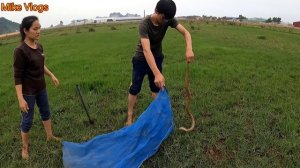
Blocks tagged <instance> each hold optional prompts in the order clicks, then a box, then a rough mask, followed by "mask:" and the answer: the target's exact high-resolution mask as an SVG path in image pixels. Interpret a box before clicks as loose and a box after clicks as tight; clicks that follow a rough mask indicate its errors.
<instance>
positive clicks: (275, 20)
mask: <svg viewBox="0 0 300 168" xmlns="http://www.w3.org/2000/svg"><path fill="white" fill-rule="evenodd" d="M272 21H273V22H274V23H278V24H279V23H280V22H281V18H280V17H273V19H272Z"/></svg>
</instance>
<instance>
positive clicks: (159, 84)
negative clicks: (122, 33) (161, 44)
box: [141, 38, 165, 88]
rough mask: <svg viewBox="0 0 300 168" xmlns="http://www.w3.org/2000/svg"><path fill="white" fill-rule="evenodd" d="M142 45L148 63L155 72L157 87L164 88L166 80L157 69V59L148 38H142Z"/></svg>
mask: <svg viewBox="0 0 300 168" xmlns="http://www.w3.org/2000/svg"><path fill="white" fill-rule="evenodd" d="M141 44H142V47H143V53H144V55H145V58H146V61H147V63H148V65H149V67H150V69H151V71H152V72H153V74H154V76H155V79H154V83H155V85H156V86H157V87H159V88H162V87H164V86H165V78H164V76H163V75H162V74H161V72H160V71H159V69H158V68H157V65H156V63H155V59H154V56H153V53H152V51H151V49H150V41H149V39H147V38H141Z"/></svg>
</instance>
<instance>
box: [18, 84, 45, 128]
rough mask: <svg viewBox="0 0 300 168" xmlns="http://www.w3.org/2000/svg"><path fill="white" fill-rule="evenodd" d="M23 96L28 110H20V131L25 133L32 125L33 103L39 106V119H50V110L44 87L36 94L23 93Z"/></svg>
mask: <svg viewBox="0 0 300 168" xmlns="http://www.w3.org/2000/svg"><path fill="white" fill-rule="evenodd" d="M23 97H24V99H25V101H26V102H27V104H28V107H29V110H28V112H27V113H26V112H21V114H22V121H21V131H22V132H24V133H27V132H29V130H30V128H31V126H32V121H33V116H34V106H35V103H36V104H37V106H38V107H39V111H40V114H41V119H42V120H43V121H47V120H49V119H50V110H49V103H48V96H47V91H46V89H44V90H42V91H41V92H40V93H38V94H37V95H23Z"/></svg>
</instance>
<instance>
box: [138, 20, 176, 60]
mask: <svg viewBox="0 0 300 168" xmlns="http://www.w3.org/2000/svg"><path fill="white" fill-rule="evenodd" d="M177 25H178V22H177V20H176V19H175V18H173V19H170V20H168V21H166V22H164V23H163V25H159V26H155V25H154V24H153V23H152V21H151V17H150V16H147V17H146V18H145V19H143V20H142V21H141V23H140V25H139V36H140V40H139V42H138V45H137V49H136V52H135V56H134V57H135V58H136V59H138V60H146V59H145V56H144V53H143V47H142V44H141V38H147V39H149V41H150V48H151V51H152V53H153V55H154V57H161V56H162V40H163V38H164V36H165V34H166V31H167V29H168V27H169V26H170V27H172V28H176V26H177Z"/></svg>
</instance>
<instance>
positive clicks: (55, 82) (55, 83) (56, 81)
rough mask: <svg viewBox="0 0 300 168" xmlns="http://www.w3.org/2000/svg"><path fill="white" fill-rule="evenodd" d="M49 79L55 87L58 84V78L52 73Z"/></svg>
mask: <svg viewBox="0 0 300 168" xmlns="http://www.w3.org/2000/svg"><path fill="white" fill-rule="evenodd" d="M51 79H52V82H53V83H54V85H55V86H56V87H57V86H58V85H59V80H58V79H57V78H56V77H55V76H54V75H52V77H51Z"/></svg>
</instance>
